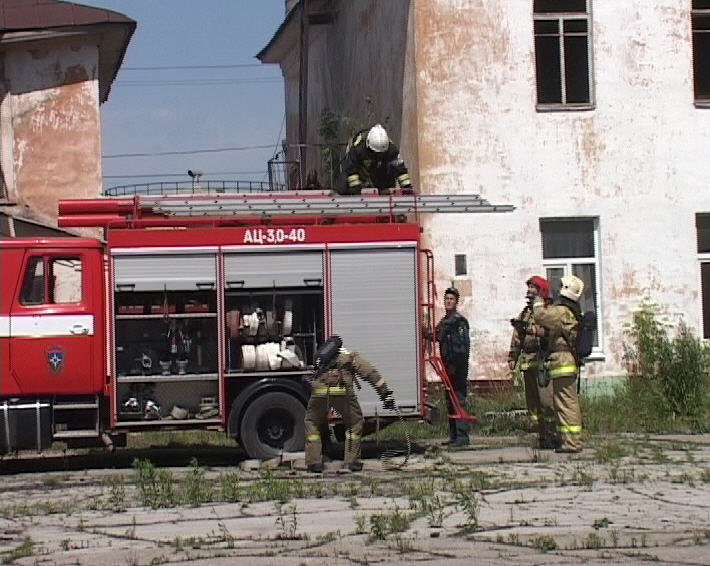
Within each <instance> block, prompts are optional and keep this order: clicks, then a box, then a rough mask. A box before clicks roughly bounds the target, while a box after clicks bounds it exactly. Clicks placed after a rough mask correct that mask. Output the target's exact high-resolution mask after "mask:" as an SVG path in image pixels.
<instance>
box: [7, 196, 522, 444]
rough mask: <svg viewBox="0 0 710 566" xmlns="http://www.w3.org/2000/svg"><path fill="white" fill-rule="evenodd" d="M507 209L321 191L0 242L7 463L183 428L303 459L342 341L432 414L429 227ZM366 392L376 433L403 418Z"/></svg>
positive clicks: (83, 215)
mask: <svg viewBox="0 0 710 566" xmlns="http://www.w3.org/2000/svg"><path fill="white" fill-rule="evenodd" d="M512 209H513V207H512V206H508V205H491V204H489V203H488V202H487V201H485V200H483V199H481V198H480V197H479V196H478V195H456V196H434V195H428V196H427V195H403V194H396V193H395V194H394V195H390V196H377V195H361V196H350V197H341V196H332V195H330V194H329V193H326V192H320V191H307V192H301V193H299V192H297V191H284V192H281V193H263V194H236V195H211V194H206V195H191V196H189V197H188V198H186V197H184V196H134V197H129V198H110V199H109V198H105V199H90V200H67V201H62V202H60V204H59V225H60V226H62V227H67V228H70V227H101V228H103V229H104V234H105V238H106V242H105V243H102V242H101V241H99V240H95V239H89V238H72V237H66V238H15V239H2V240H0V265H1V266H2V284H1V289H0V454H4V453H9V452H12V451H15V450H19V449H36V450H43V449H46V448H48V447H49V446H50V445H51V443H52V442H53V441H57V440H59V441H64V442H66V443H67V444H68V445H69V446H88V445H97V444H100V443H104V444H105V445H107V446H109V447H113V446H114V445H121V443H122V442H125V437H126V433H128V432H135V431H143V430H164V429H176V428H184V429H190V428H217V429H223V430H224V431H225V432H226V434H227V435H229V436H230V437H233V438H235V439H237V440H238V441H239V442H240V444H241V446H242V447H243V448H244V449H245V451H246V452H247V453H248V454H249V455H250V456H251V457H254V458H269V457H272V456H275V455H278V454H279V453H280V452H281V451H294V450H300V449H302V447H303V443H304V433H303V416H304V411H305V406H306V403H307V399H308V394H309V393H308V379H307V378H308V376H309V375H310V373H311V371H312V366H311V362H312V359H313V353H314V351H315V348H316V346H317V344H319V343H320V342H321V341H323V340H324V339H325V338H326V337H327V336H329V335H330V334H332V333H336V332H337V333H338V334H340V335H341V336H343V337H344V339H345V340H346V342H347V344H348V345H349V346H350V347H352V348H354V349H357V350H359V351H361V352H363V354H364V355H365V356H366V357H367V358H368V359H369V360H371V361H372V362H373V363H375V364H376V365H377V367H378V368H379V369H380V371H381V372H382V373H383V375H386V376H387V381H388V384H389V385H390V387H391V388H392V389H393V391H394V394H395V397H396V399H397V403H398V407H399V410H400V411H401V414H402V416H403V417H405V418H407V417H410V418H425V417H426V416H427V403H426V400H427V388H426V384H427V381H426V377H425V373H426V372H425V367H426V365H427V364H429V365H430V366H431V368H432V369H433V370H434V371H435V372H436V373H437V374H438V375H439V376H440V377H441V379H442V381H443V382H444V385H445V386H446V387H447V389H449V390H450V388H449V387H448V378H447V377H446V375H445V373H444V372H443V369H442V365H441V361H440V359H439V358H438V355H437V354H436V350H435V349H434V350H433V351H431V352H429V351H428V349H427V347H426V345H425V343H424V341H423V338H422V331H421V330H422V320H427V321H429V324H431V323H432V321H433V320H434V316H433V309H434V303H435V294H436V291H435V287H434V283H433V256H432V254H431V252H429V251H428V250H424V249H422V248H421V243H420V233H421V230H420V225H419V222H418V220H419V214H423V213H443V212H455V213H467V212H507V211H510V210H512ZM424 314H426V315H427V316H423V315H424ZM429 350H430V349H429ZM359 395H360V401H361V405H362V409H363V414H364V415H365V417H366V423H368V425H369V427H368V429H369V430H373V429H374V427H375V426H383V425H386V424H387V423H388V422H390V421H392V420H393V419H394V418H396V417H395V414H394V413H393V412H391V411H383V410H382V409H381V408H380V403H379V400H378V399H377V396H376V394H375V393H374V392H372V391H369V390H366V389H363V390H362V391H361V392H360V393H359ZM454 400H455V396H454ZM455 410H456V412H455V414H454V415H453V417H454V418H464V419H472V418H473V417H470V416H469V415H468V414H466V412H465V411H464V410H463V408H461V407H459V406H456V408H455ZM336 430H337V427H336Z"/></svg>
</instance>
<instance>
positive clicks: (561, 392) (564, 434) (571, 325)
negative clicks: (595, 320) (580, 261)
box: [533, 275, 584, 452]
mask: <svg viewBox="0 0 710 566" xmlns="http://www.w3.org/2000/svg"><path fill="white" fill-rule="evenodd" d="M560 283H561V286H560V297H559V300H558V301H557V303H555V304H554V305H547V304H546V303H545V300H544V299H543V298H542V297H540V296H538V297H536V298H535V299H534V301H533V316H534V317H535V321H536V322H537V323H538V324H539V325H541V326H543V327H544V328H545V330H546V331H547V343H548V345H547V356H546V358H545V369H546V370H547V372H548V373H549V377H550V380H551V382H552V391H553V405H554V410H555V420H556V423H557V434H558V436H559V441H560V447H559V448H558V449H557V451H558V452H580V451H581V450H582V413H581V410H580V408H579V399H578V397H577V386H576V381H577V377H578V365H577V357H576V345H577V331H578V328H579V320H580V318H581V316H582V315H581V310H580V307H579V299H580V297H581V296H582V292H583V291H584V282H583V281H582V280H581V279H580V278H579V277H576V276H575V275H565V276H564V277H562V279H561V281H560Z"/></svg>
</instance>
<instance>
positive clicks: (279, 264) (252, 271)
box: [224, 250, 323, 289]
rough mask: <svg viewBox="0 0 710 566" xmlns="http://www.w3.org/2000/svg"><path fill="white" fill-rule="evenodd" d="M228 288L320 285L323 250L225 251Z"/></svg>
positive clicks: (321, 280) (225, 272)
mask: <svg viewBox="0 0 710 566" xmlns="http://www.w3.org/2000/svg"><path fill="white" fill-rule="evenodd" d="M224 281H225V284H226V286H227V288H241V287H244V288H249V289H251V288H256V287H308V286H311V287H312V286H315V287H319V286H321V285H322V284H323V252H321V251H320V250H318V251H307V252H294V251H288V252H251V253H250V252H247V253H238V254H225V255H224Z"/></svg>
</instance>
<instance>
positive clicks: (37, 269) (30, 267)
mask: <svg viewBox="0 0 710 566" xmlns="http://www.w3.org/2000/svg"><path fill="white" fill-rule="evenodd" d="M20 302H21V303H22V304H23V305H41V304H42V303H43V302H44V262H43V261H42V258H41V257H33V258H31V259H30V261H29V262H28V263H27V267H26V268H25V278H24V281H23V282H22V295H21V296H20Z"/></svg>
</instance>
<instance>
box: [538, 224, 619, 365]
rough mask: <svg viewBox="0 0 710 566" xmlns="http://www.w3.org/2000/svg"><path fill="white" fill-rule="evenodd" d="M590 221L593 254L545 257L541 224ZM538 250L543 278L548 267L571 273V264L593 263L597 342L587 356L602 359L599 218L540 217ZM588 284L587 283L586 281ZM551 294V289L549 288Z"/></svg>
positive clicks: (592, 358) (546, 274)
mask: <svg viewBox="0 0 710 566" xmlns="http://www.w3.org/2000/svg"><path fill="white" fill-rule="evenodd" d="M576 220H579V221H589V220H591V221H592V242H593V245H594V255H593V256H580V257H555V258H550V259H545V255H544V254H545V251H544V248H543V247H542V238H543V233H544V231H543V224H544V223H550V222H559V221H567V222H570V221H572V222H573V221H576ZM539 222H540V239H541V245H540V252H541V255H542V268H543V270H544V273H545V278H548V270H550V269H562V275H563V276H565V275H572V274H573V273H574V270H573V266H575V265H593V266H594V289H595V296H594V304H595V310H596V315H597V342H598V344H597V345H596V346H594V347H593V348H592V353H591V355H590V356H589V357H588V358H587V360H590V361H604V360H605V359H606V355H605V354H604V343H605V342H604V325H603V324H602V321H603V320H604V316H603V314H602V295H601V288H602V287H601V258H600V257H599V251H600V243H601V238H600V234H599V218H598V217H595V216H565V217H553V218H550V217H546V218H540V221H539ZM587 284H588V283H587ZM550 292H551V294H552V293H553V290H552V289H550Z"/></svg>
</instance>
